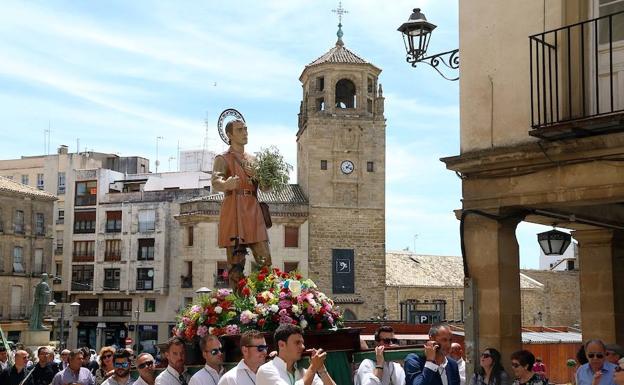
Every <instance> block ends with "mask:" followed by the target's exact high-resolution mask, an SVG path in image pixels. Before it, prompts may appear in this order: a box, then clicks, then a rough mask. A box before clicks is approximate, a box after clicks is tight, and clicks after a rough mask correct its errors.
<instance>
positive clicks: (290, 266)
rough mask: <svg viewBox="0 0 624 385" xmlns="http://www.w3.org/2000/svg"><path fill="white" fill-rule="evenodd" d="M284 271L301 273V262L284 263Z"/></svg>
mask: <svg viewBox="0 0 624 385" xmlns="http://www.w3.org/2000/svg"><path fill="white" fill-rule="evenodd" d="M284 271H285V272H287V273H290V272H291V271H299V262H284Z"/></svg>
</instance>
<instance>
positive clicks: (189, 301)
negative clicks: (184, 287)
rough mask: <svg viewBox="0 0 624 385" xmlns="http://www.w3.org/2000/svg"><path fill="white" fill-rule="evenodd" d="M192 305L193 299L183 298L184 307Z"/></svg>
mask: <svg viewBox="0 0 624 385" xmlns="http://www.w3.org/2000/svg"><path fill="white" fill-rule="evenodd" d="M192 303H193V297H184V307H187V306H188V305H190V304H192Z"/></svg>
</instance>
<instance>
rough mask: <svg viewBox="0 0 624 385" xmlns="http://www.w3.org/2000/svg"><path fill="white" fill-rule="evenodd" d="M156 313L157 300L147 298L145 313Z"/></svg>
mask: <svg viewBox="0 0 624 385" xmlns="http://www.w3.org/2000/svg"><path fill="white" fill-rule="evenodd" d="M155 311H156V300H155V299H154V298H145V312H146V313H154V312H155Z"/></svg>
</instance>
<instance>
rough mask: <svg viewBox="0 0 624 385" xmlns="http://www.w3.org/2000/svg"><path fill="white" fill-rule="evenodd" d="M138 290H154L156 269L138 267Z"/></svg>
mask: <svg viewBox="0 0 624 385" xmlns="http://www.w3.org/2000/svg"><path fill="white" fill-rule="evenodd" d="M136 289H137V290H153V289H154V269H152V268H148V269H145V268H140V269H137V283H136Z"/></svg>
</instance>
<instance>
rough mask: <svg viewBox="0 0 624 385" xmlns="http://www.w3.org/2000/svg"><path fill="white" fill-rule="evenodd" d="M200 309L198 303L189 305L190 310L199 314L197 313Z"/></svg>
mask: <svg viewBox="0 0 624 385" xmlns="http://www.w3.org/2000/svg"><path fill="white" fill-rule="evenodd" d="M201 310H202V308H201V306H199V305H193V307H191V312H192V313H198V314H199V313H201Z"/></svg>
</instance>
